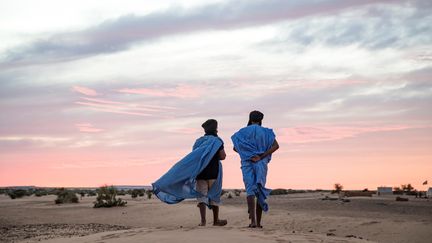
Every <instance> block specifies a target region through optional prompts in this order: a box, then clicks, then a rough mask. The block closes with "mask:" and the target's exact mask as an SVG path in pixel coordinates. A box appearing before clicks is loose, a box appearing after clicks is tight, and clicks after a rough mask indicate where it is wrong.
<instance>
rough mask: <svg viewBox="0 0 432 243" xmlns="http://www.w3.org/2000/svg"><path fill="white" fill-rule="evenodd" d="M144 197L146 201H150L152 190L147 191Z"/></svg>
mask: <svg viewBox="0 0 432 243" xmlns="http://www.w3.org/2000/svg"><path fill="white" fill-rule="evenodd" d="M146 195H147V199H151V198H152V195H153V191H152V190H147V191H146Z"/></svg>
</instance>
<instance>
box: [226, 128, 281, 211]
mask: <svg viewBox="0 0 432 243" xmlns="http://www.w3.org/2000/svg"><path fill="white" fill-rule="evenodd" d="M231 139H232V141H233V144H234V148H235V149H236V150H237V152H238V153H239V155H240V159H241V170H242V174H243V182H244V184H245V188H246V193H247V195H248V196H252V195H253V196H256V197H257V199H258V203H259V204H260V205H261V208H262V209H263V210H264V211H265V212H267V211H268V204H267V203H266V199H267V197H268V196H269V195H270V192H271V190H270V189H267V188H266V187H265V184H266V179H267V164H268V163H269V162H270V160H271V155H268V156H266V157H264V158H262V159H261V160H259V161H258V162H256V163H253V162H252V160H251V158H252V157H253V156H254V155H260V154H262V153H264V152H266V151H267V150H269V149H270V148H271V146H272V145H273V143H274V141H275V134H274V132H273V130H272V129H269V128H265V127H261V126H259V125H250V126H247V127H244V128H242V129H240V130H239V131H238V132H236V133H235V134H234V135H232V137H231Z"/></svg>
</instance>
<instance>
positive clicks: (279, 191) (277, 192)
mask: <svg viewBox="0 0 432 243" xmlns="http://www.w3.org/2000/svg"><path fill="white" fill-rule="evenodd" d="M285 194H288V190H286V189H274V190H272V191H271V192H270V195H285Z"/></svg>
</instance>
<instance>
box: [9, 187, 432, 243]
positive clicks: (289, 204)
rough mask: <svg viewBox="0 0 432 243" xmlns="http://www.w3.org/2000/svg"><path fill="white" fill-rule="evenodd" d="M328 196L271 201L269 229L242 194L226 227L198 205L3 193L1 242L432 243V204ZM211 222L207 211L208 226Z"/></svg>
mask: <svg viewBox="0 0 432 243" xmlns="http://www.w3.org/2000/svg"><path fill="white" fill-rule="evenodd" d="M326 195H327V196H330V197H335V196H334V195H330V194H327V193H322V192H316V193H299V194H289V195H280V196H272V197H271V198H270V199H269V205H270V211H269V212H268V213H266V214H264V217H263V225H264V228H263V229H250V228H247V227H246V226H247V225H248V219H247V209H246V200H245V196H244V195H240V196H239V197H237V196H234V197H233V198H232V199H228V198H224V204H223V205H222V206H221V218H225V219H227V220H228V225H227V226H225V227H217V226H212V225H211V224H210V223H208V225H207V226H205V227H200V226H198V223H199V212H198V209H197V207H196V203H195V202H194V201H185V202H182V203H180V204H176V205H167V204H164V203H162V202H160V201H159V200H158V199H150V200H149V199H144V198H136V199H132V198H130V196H121V198H123V199H126V200H127V201H128V204H127V206H126V207H117V208H99V209H94V208H92V205H93V204H92V202H93V201H94V200H95V197H84V198H83V199H82V200H81V201H80V203H78V204H67V205H55V204H54V199H55V196H43V197H34V196H31V197H25V198H21V199H15V200H11V199H9V197H7V196H5V195H1V196H0V234H1V235H0V237H1V242H100V243H101V242H190V243H194V242H197V243H198V242H432V200H426V199H416V198H410V201H408V202H396V201H395V197H393V196H387V197H372V198H368V197H352V198H350V202H345V203H344V202H341V201H338V200H321V199H322V198H323V197H324V196H326ZM211 221H212V214H211V211H210V210H208V211H207V222H211Z"/></svg>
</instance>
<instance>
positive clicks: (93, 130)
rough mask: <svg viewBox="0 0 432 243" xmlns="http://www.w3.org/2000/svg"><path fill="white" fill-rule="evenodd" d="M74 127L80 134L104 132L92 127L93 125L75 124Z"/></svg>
mask: <svg viewBox="0 0 432 243" xmlns="http://www.w3.org/2000/svg"><path fill="white" fill-rule="evenodd" d="M75 126H76V127H77V128H78V130H79V131H80V132H88V133H97V132H103V131H104V129H100V128H95V127H93V125H92V124H90V123H78V124H75Z"/></svg>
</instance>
